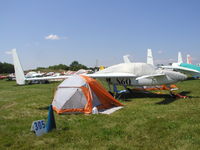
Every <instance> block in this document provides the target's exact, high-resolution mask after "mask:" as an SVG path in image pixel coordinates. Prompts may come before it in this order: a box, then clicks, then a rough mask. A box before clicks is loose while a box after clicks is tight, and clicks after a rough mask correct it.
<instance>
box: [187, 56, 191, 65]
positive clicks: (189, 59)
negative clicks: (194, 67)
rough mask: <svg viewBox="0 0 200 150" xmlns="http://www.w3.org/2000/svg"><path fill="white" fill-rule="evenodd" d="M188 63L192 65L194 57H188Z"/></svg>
mask: <svg viewBox="0 0 200 150" xmlns="http://www.w3.org/2000/svg"><path fill="white" fill-rule="evenodd" d="M187 63H188V64H192V57H191V56H190V55H189V54H188V55H187Z"/></svg>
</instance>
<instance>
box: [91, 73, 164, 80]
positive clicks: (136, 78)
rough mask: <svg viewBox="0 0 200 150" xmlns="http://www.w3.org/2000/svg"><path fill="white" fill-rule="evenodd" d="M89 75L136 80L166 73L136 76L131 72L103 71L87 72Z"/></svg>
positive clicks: (161, 75) (156, 76)
mask: <svg viewBox="0 0 200 150" xmlns="http://www.w3.org/2000/svg"><path fill="white" fill-rule="evenodd" d="M87 76H89V77H92V78H135V80H140V79H150V78H151V79H153V78H154V79H157V78H160V77H165V76H166V75H165V74H152V75H144V76H140V77H138V76H136V75H134V74H130V73H104V74H103V73H102V74H87Z"/></svg>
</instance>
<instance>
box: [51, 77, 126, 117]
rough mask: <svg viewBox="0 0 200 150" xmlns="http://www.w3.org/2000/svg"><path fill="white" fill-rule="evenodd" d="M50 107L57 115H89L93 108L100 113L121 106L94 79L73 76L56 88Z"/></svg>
mask: <svg viewBox="0 0 200 150" xmlns="http://www.w3.org/2000/svg"><path fill="white" fill-rule="evenodd" d="M52 106H53V109H54V110H55V111H56V112H57V113H58V114H64V113H84V114H90V113H92V109H93V108H94V107H96V108H97V109H98V111H101V110H105V109H109V108H112V107H117V106H122V104H121V103H120V102H119V101H117V100H116V99H115V98H114V97H113V96H112V95H110V93H108V92H107V91H106V90H105V89H104V88H103V86H102V85H101V84H100V83H98V82H97V81H96V80H95V79H93V78H90V77H87V76H83V75H74V76H72V77H70V78H68V79H66V80H64V81H63V82H62V83H61V84H60V85H59V86H58V88H57V91H56V93H55V95H54V99H53V102H52Z"/></svg>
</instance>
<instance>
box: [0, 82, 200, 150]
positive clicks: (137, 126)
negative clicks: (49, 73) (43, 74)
mask: <svg viewBox="0 0 200 150" xmlns="http://www.w3.org/2000/svg"><path fill="white" fill-rule="evenodd" d="M58 84H59V83H51V84H41V85H39V84H38V85H29V86H16V85H15V82H13V81H10V82H8V81H4V80H1V81H0V149H1V150H4V149H56V150H60V149H63V150H66V149H100V150H101V149H110V150H112V149H113V150H115V149H142V150H143V149H150V150H152V149H153V150H157V149H158V150H160V149H163V150H166V149H170V150H172V149H180V150H185V149H187V150H191V149H199V147H200V117H199V114H200V98H198V96H199V95H200V90H199V88H200V80H188V81H184V82H182V83H179V84H178V87H179V88H180V92H183V91H184V92H188V96H192V97H193V98H187V99H178V100H175V101H169V100H170V99H168V98H166V99H165V98H164V97H160V98H145V97H142V98H131V99H129V100H128V101H122V103H123V104H124V105H125V107H124V108H123V109H121V110H119V111H117V112H115V113H113V114H111V115H81V114H79V115H57V114H55V117H56V124H57V129H56V130H53V131H52V132H50V133H48V134H45V135H43V136H41V137H37V136H36V135H35V134H34V133H33V132H31V131H30V127H31V124H32V122H33V121H34V120H39V119H47V114H48V110H47V107H48V106H49V104H51V101H52V98H53V93H54V89H55V88H56V87H57V85H58ZM165 101H169V102H168V103H166V104H162V103H161V104H158V103H160V102H165Z"/></svg>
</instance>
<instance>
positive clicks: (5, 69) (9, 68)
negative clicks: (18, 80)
mask: <svg viewBox="0 0 200 150" xmlns="http://www.w3.org/2000/svg"><path fill="white" fill-rule="evenodd" d="M13 72H14V66H13V65H12V64H9V63H6V62H4V63H1V62H0V73H13Z"/></svg>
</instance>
